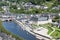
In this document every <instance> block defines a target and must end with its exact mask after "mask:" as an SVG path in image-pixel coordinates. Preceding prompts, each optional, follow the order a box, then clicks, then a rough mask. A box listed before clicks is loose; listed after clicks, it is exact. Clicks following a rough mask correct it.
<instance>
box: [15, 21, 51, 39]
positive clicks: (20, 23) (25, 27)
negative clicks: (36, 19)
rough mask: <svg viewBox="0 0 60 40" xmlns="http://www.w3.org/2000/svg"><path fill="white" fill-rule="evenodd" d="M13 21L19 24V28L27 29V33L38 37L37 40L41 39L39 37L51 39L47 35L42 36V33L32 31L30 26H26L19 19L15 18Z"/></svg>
mask: <svg viewBox="0 0 60 40" xmlns="http://www.w3.org/2000/svg"><path fill="white" fill-rule="evenodd" d="M15 22H16V23H18V24H19V26H21V28H22V29H23V30H26V31H28V32H29V33H31V34H32V35H34V36H35V37H36V38H38V39H39V40H41V39H43V38H44V39H45V40H51V38H50V37H47V36H44V35H41V34H37V33H35V32H33V30H32V29H31V28H30V27H28V26H27V25H25V24H24V23H23V22H20V21H18V20H15ZM27 34H28V33H27Z"/></svg>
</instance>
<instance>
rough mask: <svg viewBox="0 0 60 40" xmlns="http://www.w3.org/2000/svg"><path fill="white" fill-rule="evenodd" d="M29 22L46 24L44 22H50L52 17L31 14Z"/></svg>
mask: <svg viewBox="0 0 60 40" xmlns="http://www.w3.org/2000/svg"><path fill="white" fill-rule="evenodd" d="M29 22H30V24H37V25H39V24H46V23H51V22H52V19H51V18H50V16H39V17H37V16H33V17H31V18H30V21H29Z"/></svg>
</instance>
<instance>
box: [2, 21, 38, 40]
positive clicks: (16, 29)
mask: <svg viewBox="0 0 60 40" xmlns="http://www.w3.org/2000/svg"><path fill="white" fill-rule="evenodd" d="M3 26H4V28H5V29H6V30H8V31H10V32H12V33H13V34H16V35H18V36H20V37H22V38H24V40H37V39H36V37H35V36H34V35H32V34H30V33H28V32H27V31H25V30H23V29H22V28H21V26H19V25H18V24H17V23H15V22H12V21H11V22H3Z"/></svg>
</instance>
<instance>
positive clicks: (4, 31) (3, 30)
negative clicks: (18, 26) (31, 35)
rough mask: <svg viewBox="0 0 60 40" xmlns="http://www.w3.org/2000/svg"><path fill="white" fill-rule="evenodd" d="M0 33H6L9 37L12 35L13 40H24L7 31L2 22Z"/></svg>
mask: <svg viewBox="0 0 60 40" xmlns="http://www.w3.org/2000/svg"><path fill="white" fill-rule="evenodd" d="M0 31H1V32H3V33H6V34H7V35H11V36H12V38H16V40H23V38H21V37H19V36H17V35H15V34H13V33H11V32H9V31H7V30H6V29H5V28H4V27H3V25H2V21H0Z"/></svg>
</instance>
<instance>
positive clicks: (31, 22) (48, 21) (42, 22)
mask: <svg viewBox="0 0 60 40" xmlns="http://www.w3.org/2000/svg"><path fill="white" fill-rule="evenodd" d="M29 23H30V24H37V25H40V24H47V23H52V19H49V20H46V21H37V22H34V21H29Z"/></svg>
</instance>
